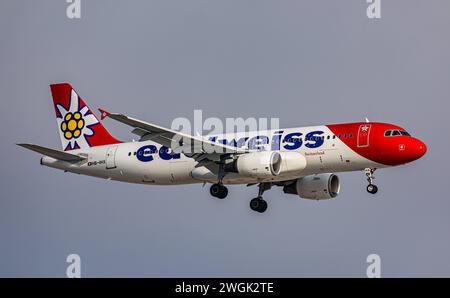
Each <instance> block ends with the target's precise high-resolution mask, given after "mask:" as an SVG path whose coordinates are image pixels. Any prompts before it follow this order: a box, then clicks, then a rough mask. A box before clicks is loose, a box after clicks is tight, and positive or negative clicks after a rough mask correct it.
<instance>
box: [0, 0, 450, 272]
mask: <svg viewBox="0 0 450 298" xmlns="http://www.w3.org/2000/svg"><path fill="white" fill-rule="evenodd" d="M66 6H67V4H66V3H65V1H63V0H53V1H51V0H48V1H31V0H29V1H19V0H3V1H1V2H0V91H1V101H0V113H1V114H0V115H1V118H0V119H1V122H0V123H1V125H0V136H1V139H2V142H1V145H0V146H1V147H0V148H1V154H0V162H1V164H2V171H1V173H0V175H1V179H0V193H1V198H0V239H1V240H0V276H58V277H63V276H65V270H66V266H67V264H66V263H65V258H66V256H67V255H68V254H70V253H77V254H79V255H80V256H81V259H82V276H86V277H99V276H101V277H103V276H139V277H140V276H142V277H147V276H148V277H181V276H187V277H224V276H226V277H307V276H313V277H321V276H326V277H334V276H355V277H364V276H365V272H366V267H367V264H366V257H367V255H369V254H371V253H377V254H379V255H380V256H381V261H382V267H381V269H382V275H383V276H386V277H403V276H447V277H448V276H450V255H449V253H448V252H449V251H450V238H449V229H450V216H449V212H450V200H449V195H448V193H449V192H448V189H447V187H448V175H447V171H448V169H447V167H448V165H449V161H450V160H449V154H448V148H449V146H450V141H449V133H448V131H447V130H448V120H446V117H447V115H448V109H449V99H450V82H449V78H450V38H449V36H450V34H449V28H450V15H449V12H450V2H449V1H444V0H442V1H438V0H432V1H411V0H408V1H407V0H402V1H400V0H398V1H386V0H382V18H381V20H376V21H374V20H369V19H368V18H367V17H366V12H365V10H366V7H367V4H366V1H363V0H352V1H333V0H329V1H318V0H309V1H298V0H295V1H294V0H292V1H284V0H283V1H274V0H270V1H269V0H258V1H257V0H251V1H250V0H240V1H237V0H230V1H224V0H218V1H209V0H203V1H197V0H188V1H186V0H179V1H165V0H160V1H148V0H146V1H110V0H109V1H106V0H103V1H100V0H97V1H86V0H82V17H81V19H80V20H69V19H68V18H67V17H66V13H65V9H66ZM62 81H68V82H71V83H72V84H73V86H74V87H75V88H76V89H77V90H78V91H79V93H80V95H81V96H82V97H83V99H85V100H86V101H87V102H88V104H89V105H90V107H91V108H93V109H96V108H97V107H104V108H107V109H110V110H113V111H117V112H123V113H127V114H129V115H133V116H135V117H137V118H141V119H143V120H147V121H150V122H153V123H159V124H161V125H165V126H170V123H171V121H172V119H174V118H176V117H183V116H185V117H188V118H191V119H192V117H193V110H194V109H202V110H203V114H204V116H205V117H212V116H214V117H220V118H223V119H224V118H226V117H244V118H247V117H257V118H258V117H279V118H280V125H281V126H283V127H292V126H306V125H315V124H323V123H336V122H337V123H339V122H351V121H360V120H362V119H364V117H366V116H367V117H369V119H371V120H373V121H375V120H376V121H386V122H391V123H395V124H398V125H401V126H403V127H405V128H407V129H408V130H409V131H410V132H411V133H412V134H413V135H415V136H417V137H419V138H420V139H422V140H423V141H424V142H425V143H426V144H427V146H428V153H427V155H426V156H425V157H424V158H422V159H421V160H419V161H417V162H414V163H413V164H410V165H406V166H402V167H398V168H392V169H386V170H380V171H378V172H377V173H376V174H377V175H376V178H377V180H376V183H377V184H378V186H379V188H380V191H379V193H378V194H377V195H376V196H375V197H373V196H371V195H369V194H367V193H366V190H365V186H366V181H365V176H364V174H363V173H359V172H358V173H345V174H341V175H340V178H341V182H342V191H341V194H340V196H339V197H338V198H337V199H335V200H330V201H322V202H316V201H308V200H301V199H298V198H296V197H295V196H290V195H285V194H283V193H282V192H281V189H279V188H274V189H272V190H271V191H269V192H267V193H266V194H265V198H266V199H267V200H268V203H269V209H268V212H266V213H265V214H263V215H261V214H256V213H255V212H252V211H251V210H250V209H249V207H248V202H249V200H250V199H251V198H253V197H255V196H256V191H257V190H256V188H255V187H250V188H247V187H245V186H233V187H231V188H230V195H229V197H228V198H227V199H226V200H223V201H219V200H216V199H213V198H211V197H210V196H209V192H208V188H206V187H205V188H204V189H203V188H202V187H201V185H200V184H199V185H190V186H174V187H170V186H168V187H167V186H140V185H129V184H122V183H119V182H108V181H103V180H99V179H95V178H90V177H85V176H77V175H73V174H64V173H63V172H60V171H57V170H53V169H50V168H45V167H41V166H40V165H39V155H37V154H34V153H31V152H27V151H25V150H23V149H22V148H19V147H17V146H15V145H14V143H16V142H33V143H38V144H41V145H45V146H50V147H53V148H58V149H59V148H60V146H61V145H60V141H59V136H58V134H57V129H56V121H55V117H54V113H53V107H52V101H51V96H50V91H49V87H48V85H49V84H50V83H54V82H62ZM106 126H107V128H108V129H109V130H110V131H111V132H112V133H113V134H114V135H115V136H117V137H119V138H122V139H124V140H130V139H131V138H132V135H131V134H130V132H129V128H128V127H124V126H122V125H120V124H116V123H112V121H108V122H106Z"/></svg>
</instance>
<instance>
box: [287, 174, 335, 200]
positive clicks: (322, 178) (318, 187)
mask: <svg viewBox="0 0 450 298" xmlns="http://www.w3.org/2000/svg"><path fill="white" fill-rule="evenodd" d="M340 188H341V185H340V183H339V177H338V176H336V175H335V174H330V173H328V174H318V175H309V176H305V177H303V178H299V179H297V180H295V182H293V183H291V184H289V185H285V186H284V188H283V191H284V192H285V193H289V194H295V195H298V196H299V197H300V198H303V199H311V200H325V199H331V198H335V197H336V196H337V195H338V194H339V190H340Z"/></svg>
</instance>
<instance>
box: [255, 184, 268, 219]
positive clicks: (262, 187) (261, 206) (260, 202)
mask: <svg viewBox="0 0 450 298" xmlns="http://www.w3.org/2000/svg"><path fill="white" fill-rule="evenodd" d="M271 186H272V184H271V183H260V184H259V185H258V188H259V189H258V197H256V198H254V199H252V200H251V201H250V209H252V210H253V211H256V212H259V213H263V212H265V211H266V210H267V202H266V201H265V200H264V199H263V197H262V195H263V193H264V191H266V190H269V189H270V188H271Z"/></svg>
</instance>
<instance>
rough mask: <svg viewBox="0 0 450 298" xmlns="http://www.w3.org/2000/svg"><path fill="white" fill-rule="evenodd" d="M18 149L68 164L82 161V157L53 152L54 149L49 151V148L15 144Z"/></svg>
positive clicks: (57, 151)
mask: <svg viewBox="0 0 450 298" xmlns="http://www.w3.org/2000/svg"><path fill="white" fill-rule="evenodd" d="M17 145H18V146H20V147H23V148H26V149H29V150H31V151H34V152H37V153H40V154H42V155H45V156H49V157H52V158H55V159H59V160H63V161H68V162H79V161H82V160H84V159H85V158H84V157H81V156H78V155H75V154H70V153H67V152H64V151H59V150H55V149H50V148H46V147H42V146H38V145H33V144H17Z"/></svg>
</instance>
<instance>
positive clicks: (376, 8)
mask: <svg viewBox="0 0 450 298" xmlns="http://www.w3.org/2000/svg"><path fill="white" fill-rule="evenodd" d="M366 1H367V3H369V6H368V7H367V10H366V14H367V17H368V18H369V19H381V0H366Z"/></svg>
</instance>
